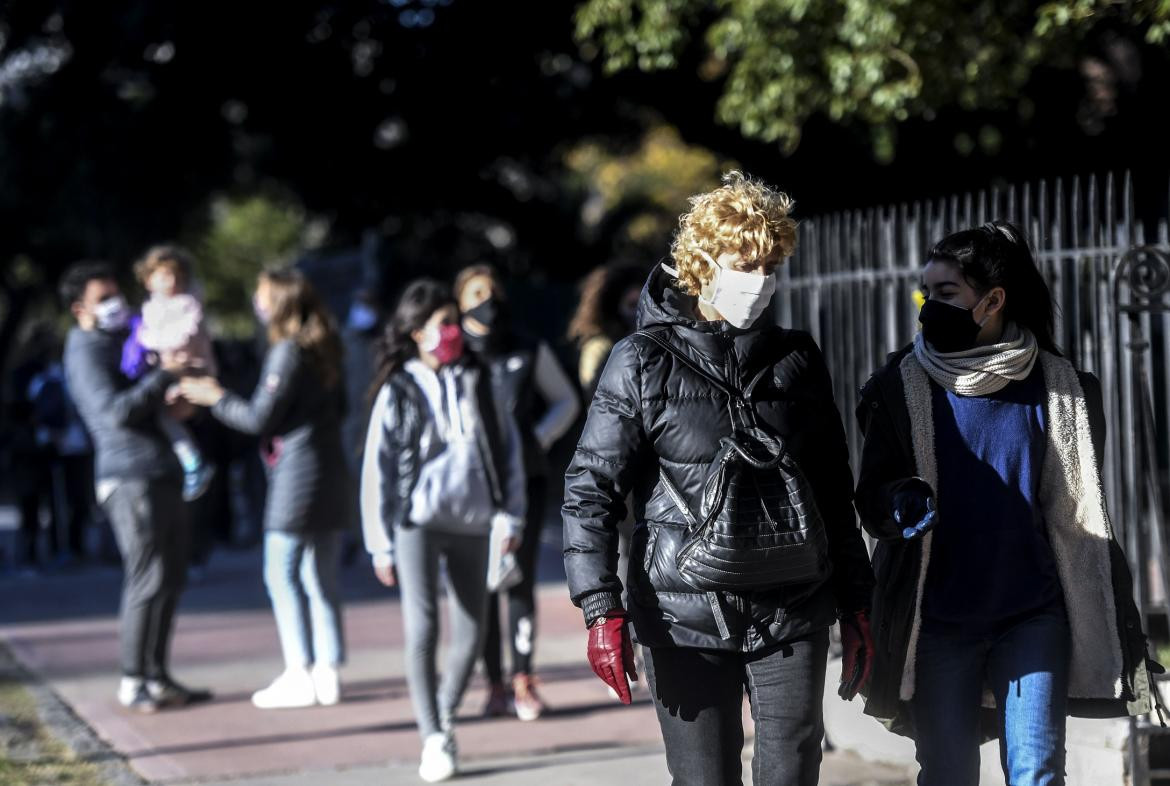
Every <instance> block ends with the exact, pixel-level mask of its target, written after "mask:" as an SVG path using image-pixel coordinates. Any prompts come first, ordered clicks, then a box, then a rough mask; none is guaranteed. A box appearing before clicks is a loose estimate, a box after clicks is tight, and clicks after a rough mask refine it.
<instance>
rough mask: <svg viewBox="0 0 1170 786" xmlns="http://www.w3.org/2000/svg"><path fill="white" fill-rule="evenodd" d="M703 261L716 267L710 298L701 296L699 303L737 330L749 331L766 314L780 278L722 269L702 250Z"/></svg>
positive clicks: (700, 251)
mask: <svg viewBox="0 0 1170 786" xmlns="http://www.w3.org/2000/svg"><path fill="white" fill-rule="evenodd" d="M699 254H701V255H702V257H703V259H705V260H707V261H708V262H709V263H711V265H712V266H714V268H715V280H714V281H713V282H712V284H711V291H712V294H711V297H710V299H707V298H704V297H703V296H702V295H699V300H700V301H701V302H703V303H706V304H707V305H708V306H711V307H712V308H714V309H715V310H716V311H718V312H719V314H720V316H722V317H723V318H724V319H725V320H727V322H728V323H730V324H731V325H734V326H735V327H737V328H740V329H743V328H749V327H751V326H752V325H753V324H755V321H756V320H757V319H759V318H760V315H761V314H763V313H764V309H765V308H767V307H768V303H770V302H771V301H772V295H773V294H774V293H775V292H776V277H775V276H774V275H771V274H769V275H766V276H761V275H757V274H755V273H742V272H740V271H738V270H731V269H730V268H726V267H722V266H721V265H720V264H719V263H717V262H716V261H715V260H714V258H712V256H711V255H710V254H708V253H707V252H706V251H703V250H702V249H699Z"/></svg>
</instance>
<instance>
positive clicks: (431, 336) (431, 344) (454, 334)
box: [419, 325, 463, 366]
mask: <svg viewBox="0 0 1170 786" xmlns="http://www.w3.org/2000/svg"><path fill="white" fill-rule="evenodd" d="M419 349H421V350H422V351H423V352H429V353H430V354H432V355H434V356H435V360H437V361H439V362H440V363H442V364H443V365H444V366H446V365H447V364H449V363H454V362H455V361H456V360H458V359H459V358H461V357H463V329H462V328H461V327H459V326H458V325H442V326H441V327H439V329H438V330H435V331H427V333H426V335H425V336H424V337H423V343H422V344H420V345H419Z"/></svg>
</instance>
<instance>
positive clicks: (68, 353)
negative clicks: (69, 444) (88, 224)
mask: <svg viewBox="0 0 1170 786" xmlns="http://www.w3.org/2000/svg"><path fill="white" fill-rule="evenodd" d="M60 294H61V299H62V301H63V302H64V304H65V306H66V307H67V308H68V309H69V310H70V312H71V313H72V315H73V318H74V320H75V321H76V325H75V327H73V329H71V330H70V331H69V336H68V338H67V339H66V342H65V376H66V380H67V382H68V386H69V390H70V391H72V393H73V396H74V401H75V402H76V404H77V409H78V411H79V412H80V413H81V418H82V420H83V421H84V422H85V425H86V427H87V429H88V430H89V434H90V437H91V439H92V440H93V445H94V451H95V478H96V486H97V499H98V502H99V503H100V504H101V505H102V507H103V509H104V510H105V513H106V515H107V516H108V517H109V519H110V524H111V526H112V527H113V530H114V535H115V538H116V540H117V543H118V550H119V552H120V553H121V555H122V563H123V570H124V572H125V577H124V581H123V585H122V602H121V612H120V617H119V635H120V639H121V666H122V681H121V684H120V685H119V688H118V694H117V695H118V700H119V702H120V703H121V704H122V705H123V706H125V707H127V708H129V709H132V710H135V711H139V712H154V711H156V710H158V709H160V708H163V707H170V706H180V705H185V704H189V703H192V702H195V701H201V700H206V699H208V698H210V695H211V694H210V693H209V692H208V691H204V690H192V689H189V688H186V687H183V686H182V685H180V684H179V683H177V682H176V681H175V680H174V679H173V678H172V677H171V675H170V672H169V670H168V658H169V647H170V639H171V631H172V626H173V622H174V615H175V607H176V604H177V603H178V600H179V594H180V593H181V592H182V589H183V586H184V584H185V582H186V575H187V553H188V548H189V540H190V517H189V511H188V509H187V505H186V503H185V502H184V501H183V472H182V468H181V467H180V466H179V461H178V459H177V458H175V455H174V453H173V452H172V451H171V447H170V443H169V442H168V440H167V438H166V435H165V434H164V433H163V431H162V429H161V428H160V426H159V419H160V416H161V415H162V414H163V412H164V411H166V410H167V403H166V394H167V390H168V389H169V388H170V387H171V386H172V385H174V384H175V383H176V382H177V381H178V377H177V375H178V373H179V372H180V371H181V370H182V368H183V364H184V359H183V358H182V357H179V356H176V355H172V354H170V353H162V355H161V356H160V358H159V363H158V366H157V367H155V368H152V369H150V370H149V371H147V372H146V373H145V374H143V375H142V376H141V377H140V378H139V379H138V380H136V381H133V382H132V381H130V380H129V379H128V378H127V377H125V376H124V375H123V374H122V372H121V368H120V364H121V359H122V348H123V344H124V343H125V341H126V339H127V337H128V335H129V334H128V331H127V326H128V324H129V317H130V311H129V308H128V307H127V305H126V300H125V298H124V297H123V296H122V293H121V291H120V290H119V288H118V284H117V282H116V281H115V279H114V274H113V270H112V269H111V268H110V267H109V266H108V265H105V264H102V263H99V262H79V263H77V264H75V265H73V266H72V267H70V268H69V269H68V270H67V271H66V272H65V275H64V276H63V277H62V279H61V284H60Z"/></svg>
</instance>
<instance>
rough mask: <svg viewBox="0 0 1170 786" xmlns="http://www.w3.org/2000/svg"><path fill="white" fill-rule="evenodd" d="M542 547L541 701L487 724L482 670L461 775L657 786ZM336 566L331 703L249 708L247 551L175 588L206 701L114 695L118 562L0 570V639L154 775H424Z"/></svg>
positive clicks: (398, 658) (642, 718)
mask: <svg viewBox="0 0 1170 786" xmlns="http://www.w3.org/2000/svg"><path fill="white" fill-rule="evenodd" d="M545 551H546V554H544V555H543V556H542V570H541V577H542V579H546V578H547V581H545V582H544V583H542V585H541V587H540V589H539V607H540V608H539V622H540V631H539V638H538V648H537V663H538V674H539V677H540V679H541V680H542V685H541V688H542V694H543V695H544V696H545V697H546V700H547V702H548V703H549V705H550V708H551V709H550V712H549V713H548V715H547V716H546V717H545V718H542V719H541V720H540V721H538V722H534V723H521V722H520V721H518V720H516V719H514V718H507V719H492V720H486V719H482V718H480V717H478V710H479V708H480V707H481V706H482V704H483V701H484V686H483V683H482V680H481V679H480V678H478V677H477V678H476V680H475V681H474V682H473V684H472V687H471V689H470V690H469V692H468V695H467V698H466V699H465V701H464V704H463V707H462V711H461V713H460V722H459V725H458V727H457V736H458V741H459V746H460V753H461V759H462V762H463V763H464V769H465V773H466V775H465V777H463V778H461V779H460V782H462V783H468V784H519V785H523V784H540V785H541V786H559V785H560V784H577V783H580V784H606V783H621V784H623V786H641V784H661V783H664V782H665V781H666V777H667V775H666V767H665V760H664V758H663V755H662V749H661V739H660V736H659V732H658V725H657V722H656V720H655V717H654V711H653V707H652V706H651V705H650V703H649V701H648V699H647V698H646V696H645V693H644V692H640V693H638V694H636V696H637V701H636V702H635V704H634V705H633V706H631V707H623V706H621V705H619V704H618V703H617V702H616V701H614V700H613V699H612V698H610V696H609V694H608V692H607V689H606V688H605V686H604V685H603V684H602V683H600V682H599V681H598V680H597V679H596V678H595V677H594V676H593V674H592V672H591V671H590V670H589V667H588V665H587V664H586V662H585V659H584V656H583V653H582V647H583V644H584V634H583V631H582V627H581V621H580V613H579V612H578V611H577V610H576V609H575V608H573V607H572V605H571V604H570V603H569V601H568V598H567V593H566V591H565V588H564V585H563V580H562V579H561V576H560V573H559V554H558V551H559V543H556V544H554V543H550V544H547V547H546V549H545ZM343 575H344V579H343V583H344V587H345V595H346V599H347V606H346V612H345V613H346V617H345V626H346V634H347V637H348V644H349V650H350V657H349V662H348V664H347V666H346V667H345V669H344V671H343V678H344V700H343V702H342V703H341V704H340V705H338V706H336V707H328V708H312V709H306V710H284V711H260V710H256V709H254V708H253V707H252V706H251V704H250V702H249V696H250V694H251V692H252V691H253V690H255V689H256V688H258V687H262V686H263V685H265V684H267V682H268V681H269V680H270V679H271V678H272V677H273V676H275V675H276V673H277V672H279V671H280V669H281V663H280V661H279V650H278V645H277V639H276V630H275V625H274V623H273V620H272V615H271V612H270V610H269V608H268V603H267V599H266V598H265V596H264V590H263V587H262V585H261V578H260V554H259V552H258V551H252V552H224V553H219V554H217V555H216V556H215V558H214V559H213V561H212V564H211V568H210V571H209V573H208V575H207V577H206V579H205V580H204V581H203V582H202V583H200V584H198V585H195V586H192V587H191V588H190V589H189V590H188V592H187V594H186V595H185V596H184V599H183V604H182V607H181V610H180V614H179V619H178V625H177V629H176V636H175V641H174V657H173V664H174V672H175V675H176V677H177V678H179V679H180V680H182V681H184V682H186V683H188V684H191V685H207V686H210V687H212V688H214V690H215V691H216V699H215V700H214V701H213V702H211V703H210V704H207V705H203V706H199V707H193V708H190V709H187V710H182V711H174V712H165V713H160V714H158V715H155V716H139V715H131V714H127V713H125V712H124V711H122V710H121V709H120V708H119V707H118V706H117V704H116V702H115V701H114V696H113V693H114V688H115V686H116V674H117V665H116V664H117V631H116V623H115V618H114V615H115V613H116V606H117V596H118V585H119V580H120V573H119V571H118V570H117V569H116V568H109V567H106V568H88V569H85V570H82V571H79V572H75V573H70V574H59V575H55V576H50V577H42V578H4V579H0V597H3V598H4V599H5V602H4V604H3V607H2V608H0V639H2V640H3V641H4V642H5V643H6V644H7V646H8V647H9V648H10V649H11V651H12V653H13V654H14V655H15V657H16V658H17V659H18V660H19V661H20V662H21V663H22V664H23V665H24V666H25V667H26V668H27V669H28V670H29V671H31V672H32V673H34V674H36V675H38V676H39V677H40V678H41V679H42V680H44V681H45V682H46V683H47V684H48V685H49V687H51V688H52V689H53V690H54V691H55V692H56V694H57V695H58V696H60V697H61V699H62V700H63V701H64V702H65V703H67V704H68V705H69V706H70V707H71V708H72V709H73V711H74V712H75V713H76V714H77V715H78V716H79V717H80V718H81V720H82V721H84V722H85V723H86V724H88V725H89V726H90V727H91V728H92V729H94V731H95V732H96V733H97V735H98V736H100V737H101V738H102V739H103V740H104V741H105V742H106V743H107V744H108V745H109V746H110V747H111V748H112V749H113V750H114V751H116V752H117V753H118V754H120V755H121V756H123V757H125V759H126V760H127V761H128V762H129V764H130V766H131V767H133V769H134V770H135V771H136V772H137V773H139V774H140V775H141V776H142V777H143V778H145V779H146V780H148V781H150V782H153V783H169V784H193V783H200V784H225V785H226V784H229V783H230V784H242V783H246V784H253V785H254V786H261V785H263V786H308V785H309V784H314V785H315V784H330V785H332V784H337V786H357V785H358V784H373V783H377V784H398V783H402V784H414V783H419V782H420V781H419V779H418V777H417V774H416V772H415V769H416V767H417V756H418V750H419V741H418V735H417V732H416V731H415V727H414V721H413V718H412V715H411V710H410V703H409V698H408V696H407V692H406V686H405V682H404V679H403V658H402V625H401V619H400V613H399V604H398V601H397V596H396V594H395V593H392V592H389V591H386V590H384V589H383V588H381V587H380V586H379V585H377V584H376V582H374V580H373V577H372V575H371V572H370V571H369V569H368V568H367V565H366V562H365V561H364V560H363V559H361V558H359V559H358V560H357V561H356V562H355V563H354V564H353V565H351V566H350V567H348V568H346V569H345V570H344V571H343ZM749 747H750V744H749ZM749 780H750V777H749ZM905 782H906V779H905V773H904V772H901V771H899V770H896V769H891V768H884V767H880V766H875V765H870V764H864V763H862V762H860V761H859V760H857V759H854V758H852V757H850V756H847V755H839V754H830V755H829V756H828V758H827V759H826V764H825V767H824V777H823V778H822V783H825V784H833V785H835V786H845V785H846V784H857V785H858V786H860V785H861V784H891V785H893V784H899V785H900V784H903V783H905Z"/></svg>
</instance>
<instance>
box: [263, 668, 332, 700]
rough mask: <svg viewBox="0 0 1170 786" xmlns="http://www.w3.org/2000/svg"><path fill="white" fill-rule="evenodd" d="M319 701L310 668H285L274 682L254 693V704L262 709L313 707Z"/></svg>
mask: <svg viewBox="0 0 1170 786" xmlns="http://www.w3.org/2000/svg"><path fill="white" fill-rule="evenodd" d="M316 703H317V693H316V691H315V690H314V689H313V678H312V677H311V676H310V675H309V670H308V669H285V670H284V672H282V673H281V675H280V676H279V677H277V678H276V679H275V680H273V681H272V684H271V685H269V686H268V687H267V688H264V689H263V690H258V691H256V692H255V693H253V694H252V704H254V705H255V706H256V707H259V708H260V709H262V710H280V709H292V708H294V707H312V706H313V705H314V704H316Z"/></svg>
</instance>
